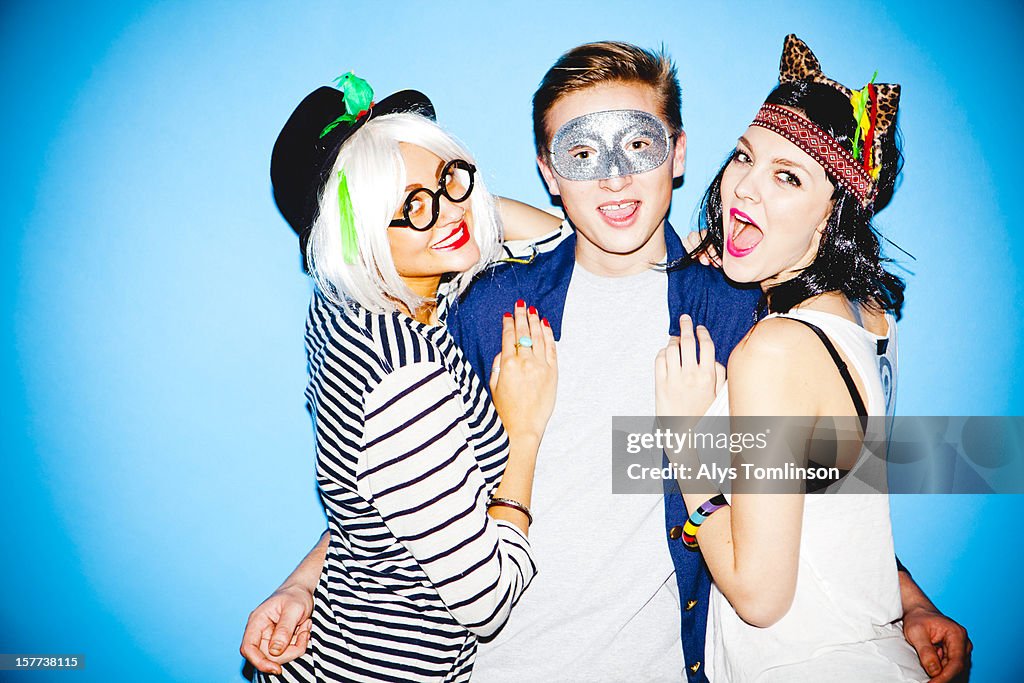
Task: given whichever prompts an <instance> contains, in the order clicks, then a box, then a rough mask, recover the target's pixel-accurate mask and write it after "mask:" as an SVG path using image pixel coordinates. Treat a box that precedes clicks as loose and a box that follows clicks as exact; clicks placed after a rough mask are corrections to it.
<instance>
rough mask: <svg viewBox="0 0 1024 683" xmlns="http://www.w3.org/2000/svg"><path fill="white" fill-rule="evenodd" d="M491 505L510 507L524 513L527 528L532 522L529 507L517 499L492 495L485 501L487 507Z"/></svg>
mask: <svg viewBox="0 0 1024 683" xmlns="http://www.w3.org/2000/svg"><path fill="white" fill-rule="evenodd" d="M492 507H503V508H512V509H513V510H519V512H522V513H523V514H524V515H526V526H527V528H529V526H530V525H531V524H533V515H531V514H530V508H528V507H526V506H525V505H523V504H522V503H520V502H519V501H518V500H512V499H511V498H493V497H492V498H491V499H490V500H488V501H487V508H488V509H490V508H492Z"/></svg>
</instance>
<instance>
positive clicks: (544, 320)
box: [541, 318, 551, 327]
mask: <svg viewBox="0 0 1024 683" xmlns="http://www.w3.org/2000/svg"><path fill="white" fill-rule="evenodd" d="M541 322H542V323H544V326H545V327H551V323H549V322H548V319H547V318H543V319H541Z"/></svg>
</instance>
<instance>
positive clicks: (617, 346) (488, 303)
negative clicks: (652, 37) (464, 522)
mask: <svg viewBox="0 0 1024 683" xmlns="http://www.w3.org/2000/svg"><path fill="white" fill-rule="evenodd" d="M533 103H534V134H535V139H536V145H537V156H538V164H539V166H540V170H541V174H542V175H543V177H544V180H545V183H546V184H547V187H548V190H549V191H550V192H551V194H552V195H554V196H557V197H559V198H560V200H561V203H562V206H563V208H564V209H565V213H566V216H567V217H568V221H569V222H570V223H571V224H572V226H573V227H574V228H575V232H574V234H572V235H570V236H569V237H568V238H567V239H565V241H563V242H562V243H560V244H559V245H558V246H557V247H556V248H555V249H554V250H553V251H551V252H548V253H543V254H539V255H538V256H537V257H536V258H535V259H534V260H533V261H532V262H530V263H513V264H507V265H502V266H498V267H496V268H495V269H493V270H492V271H490V272H489V273H485V274H484V275H483V276H482V277H481V278H480V280H479V281H478V282H476V283H475V284H474V285H473V286H472V287H471V289H470V290H469V292H468V293H467V295H466V296H465V298H464V299H463V300H462V301H461V302H460V303H459V305H458V306H457V307H455V308H454V309H453V310H452V312H451V314H450V316H449V319H448V320H449V328H450V329H451V331H452V334H453V335H454V336H455V338H456V341H458V342H459V344H460V345H461V346H462V347H463V349H464V351H465V353H466V357H467V358H468V359H469V361H470V362H471V363H472V364H473V365H474V369H476V370H477V372H478V373H480V375H481V376H482V377H489V376H490V373H491V372H492V368H491V365H490V364H491V362H492V360H493V359H494V357H495V355H496V353H497V351H498V349H499V346H500V339H497V338H495V337H494V335H490V334H486V333H485V331H486V330H487V329H488V328H487V325H488V324H490V323H492V322H493V321H494V320H496V319H499V318H500V316H501V315H502V312H503V311H506V310H512V308H511V307H512V306H513V305H514V304H515V302H516V300H517V299H525V300H527V301H529V302H530V303H531V304H535V305H536V307H537V308H538V309H539V310H541V311H543V312H544V315H546V316H547V317H548V319H549V321H550V323H551V325H552V327H553V329H554V333H555V337H556V338H557V339H559V359H560V362H561V365H560V368H559V387H558V398H557V402H556V407H555V411H554V413H553V414H552V416H551V420H550V422H549V429H548V432H547V434H546V435H545V440H544V444H543V445H542V447H541V452H540V453H539V454H538V457H537V470H536V478H535V489H534V495H533V503H532V507H533V512H534V516H535V518H536V519H537V520H538V522H537V524H535V525H534V527H533V528H532V529H531V543H533V544H534V547H535V549H536V552H537V553H538V557H540V556H543V557H544V566H543V568H542V570H541V571H540V572H539V573H538V575H537V577H536V579H535V582H534V583H533V585H532V586H531V589H530V594H529V595H524V596H523V598H522V599H521V600H520V603H519V604H518V605H517V606H516V609H515V613H514V614H513V616H512V618H511V619H510V621H509V623H508V624H506V626H505V628H504V629H503V630H502V632H501V633H500V634H499V635H498V636H497V638H495V640H494V641H493V642H492V643H489V644H485V643H481V646H480V650H479V652H478V655H477V663H476V667H475V671H474V680H479V681H482V682H484V683H488V682H490V681H523V680H531V681H533V680H537V681H539V680H567V678H566V677H567V676H568V677H569V678H571V679H573V680H586V681H624V680H638V681H640V680H642V681H679V680H684V676H683V673H684V671H685V674H686V675H687V676H688V677H689V679H690V680H703V672H702V671H701V668H702V660H703V649H704V648H703V641H704V624H705V621H706V615H707V601H706V596H707V594H708V586H709V578H708V575H707V572H706V571H705V570H704V569H703V568H702V567H701V566H700V565H699V563H700V560H699V554H697V553H692V552H690V551H688V550H686V549H685V548H684V546H683V544H682V542H681V541H680V540H678V539H679V538H680V532H681V525H682V524H683V521H684V520H685V513H684V512H683V508H682V502H681V499H680V497H679V495H678V493H676V494H675V495H674V496H670V497H668V498H667V499H666V500H667V501H668V504H667V506H666V503H665V502H663V500H662V499H661V498H659V497H657V496H649V495H648V496H645V495H619V496H615V495H612V468H611V438H610V437H611V434H610V432H609V429H610V426H611V418H612V417H613V416H615V415H650V414H653V410H654V403H653V401H654V372H653V368H654V358H655V356H656V355H657V353H658V350H659V349H660V348H661V347H662V346H663V345H664V342H665V338H666V336H667V334H668V333H669V331H670V321H675V328H673V329H672V330H671V331H672V333H675V334H678V329H677V328H678V320H679V315H680V314H681V313H688V314H690V315H691V316H693V317H694V319H695V320H696V322H697V323H698V324H703V325H705V326H706V327H707V328H708V329H709V330H710V332H711V335H712V337H713V338H714V339H715V343H716V347H718V348H719V349H721V353H722V355H721V356H720V360H722V361H723V362H724V360H725V359H726V358H727V357H728V353H729V351H730V350H731V349H732V347H733V346H734V345H735V344H736V342H737V341H739V339H740V338H741V337H742V336H743V334H745V333H746V331H747V329H749V327H750V325H751V324H752V323H753V320H754V310H755V307H756V303H757V300H758V292H757V291H756V290H739V289H735V288H733V287H730V286H729V285H727V284H726V282H725V281H724V279H723V278H722V277H721V275H720V274H719V273H718V272H717V271H715V270H713V269H710V268H705V267H702V266H693V267H688V268H684V269H680V270H673V271H670V272H668V273H667V274H666V272H665V266H666V264H667V263H672V262H674V261H677V260H678V259H680V258H682V257H683V256H684V251H683V247H682V244H681V242H680V240H679V238H678V237H677V236H676V233H675V231H674V230H673V229H672V228H671V226H669V224H668V222H667V220H666V216H667V214H668V210H669V204H670V202H671V199H672V188H673V181H674V180H675V179H677V178H680V177H681V176H682V174H683V170H684V166H685V156H686V134H685V133H684V132H683V130H682V121H681V118H680V93H679V85H678V81H677V80H676V75H675V69H674V68H673V66H672V64H671V62H670V61H669V60H668V59H667V58H665V57H664V56H662V55H654V54H651V53H649V52H647V51H644V50H641V49H639V48H637V47H635V46H632V45H626V44H620V43H596V44H592V45H584V46H581V47H578V48H575V49H574V50H572V51H570V52H569V53H567V54H566V55H564V56H563V57H562V58H561V59H560V60H559V61H558V63H556V64H555V65H554V66H553V67H552V68H551V69H550V70H549V71H548V73H547V74H546V75H545V77H544V80H543V81H542V83H541V86H540V88H539V89H538V91H537V93H536V95H535V96H534V100H533ZM712 304H714V305H713V306H712ZM666 542H668V544H669V546H668V547H666ZM670 549H671V551H672V555H670V552H669V550H670ZM673 555H675V557H673ZM673 560H675V562H673ZM677 567H678V569H677ZM677 582H678V583H677ZM680 598H682V605H683V610H682V630H680ZM681 634H682V635H681ZM681 639H682V647H680V640H681ZM684 651H685V653H686V662H685V666H684V661H683V653H684Z"/></svg>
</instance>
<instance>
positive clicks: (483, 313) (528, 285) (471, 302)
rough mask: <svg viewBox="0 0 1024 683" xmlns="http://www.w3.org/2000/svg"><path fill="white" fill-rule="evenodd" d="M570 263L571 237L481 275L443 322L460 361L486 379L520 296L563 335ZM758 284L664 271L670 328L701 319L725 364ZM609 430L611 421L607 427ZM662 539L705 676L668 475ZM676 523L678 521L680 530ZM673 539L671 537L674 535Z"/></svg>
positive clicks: (694, 583)
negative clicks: (685, 318)
mask: <svg viewBox="0 0 1024 683" xmlns="http://www.w3.org/2000/svg"><path fill="white" fill-rule="evenodd" d="M665 246H666V248H667V252H668V262H669V263H673V262H674V261H676V260H677V259H680V258H682V257H683V255H684V251H683V246H682V243H681V242H680V240H679V237H678V236H677V235H676V233H675V231H674V230H673V229H672V227H671V226H670V225H669V224H668V222H667V221H666V223H665ZM575 262H576V235H575V234H572V235H570V236H569V237H568V238H566V239H565V240H564V241H563V242H562V243H561V244H560V245H558V246H557V247H556V248H555V249H554V250H552V251H550V252H547V253H541V254H538V255H537V256H536V258H534V259H533V261H532V262H530V263H502V264H499V265H497V266H494V267H493V268H491V269H489V270H485V271H484V272H483V273H481V274H480V275H479V276H478V277H477V279H476V280H475V281H474V282H473V284H472V285H471V286H470V288H469V289H468V290H467V291H466V292H465V293H464V294H463V296H462V297H461V298H460V300H459V301H457V302H455V303H454V304H453V305H452V308H451V310H450V311H449V313H448V320H447V323H448V328H449V330H450V331H451V334H452V335H453V336H454V338H455V341H456V342H457V343H458V344H459V346H461V347H462V350H463V352H464V353H465V355H466V359H467V360H468V361H469V362H470V364H471V365H472V366H473V369H474V370H476V372H477V374H478V375H479V376H480V377H482V378H483V380H484V384H485V386H486V385H487V383H488V381H489V380H490V375H491V362H492V361H493V360H494V357H495V356H496V355H497V354H498V352H499V351H500V350H501V318H502V315H503V314H504V313H505V312H506V311H508V312H511V311H512V309H513V307H514V306H515V302H516V300H518V299H524V300H525V301H526V302H527V303H528V304H529V305H531V306H536V307H537V309H538V310H539V311H540V312H541V314H542V315H544V316H545V317H547V319H548V322H550V323H551V327H552V330H553V331H554V336H555V339H556V340H558V339H560V338H561V334H562V313H563V311H564V309H565V298H566V294H567V292H568V291H569V280H570V279H571V278H572V271H573V266H574V265H575ZM760 295H761V291H760V289H758V288H756V287H755V288H752V289H747V288H738V287H735V286H733V285H731V284H730V283H729V282H728V281H727V280H726V279H725V278H724V277H723V276H722V274H721V272H720V271H719V270H717V269H715V268H709V267H706V266H702V265H700V264H692V265H688V266H685V267H682V268H678V269H675V270H670V271H669V272H668V310H669V320H668V326H667V327H668V333H669V334H671V335H678V334H679V316H680V315H682V314H683V313H688V314H689V315H690V316H691V317H692V318H693V319H694V324H696V325H704V326H705V327H706V328H707V329H708V331H709V332H710V333H711V338H712V339H713V340H714V342H715V355H716V357H717V359H718V361H719V362H721V363H723V364H725V363H726V362H727V360H728V358H729V354H730V353H732V350H733V347H735V346H736V344H737V343H738V342H739V341H740V339H742V338H743V335H745V334H746V333H747V331H748V330H749V329H750V327H751V326H752V325H753V323H754V320H755V311H756V309H757V302H758V300H759V299H760ZM608 429H609V432H610V430H611V425H608ZM665 494H666V495H665V520H666V527H665V540H666V542H667V543H668V548H669V553H670V554H671V556H672V562H673V564H674V565H675V570H676V582H677V584H678V586H679V599H680V603H681V610H682V611H681V624H680V629H681V634H682V642H683V652H684V655H685V657H686V673H687V677H688V680H689V681H690V682H692V683H698V682H703V683H706V682H707V677H706V676H705V675H704V666H703V658H704V633H705V629H706V625H707V617H708V596H709V591H710V588H711V576H710V574H709V573H708V570H707V566H706V565H705V564H704V560H703V558H702V556H701V554H700V553H699V552H692V551H690V550H687V549H686V547H685V546H684V545H683V542H682V539H681V533H680V532H681V531H682V528H681V525H682V524H683V522H684V521H685V520H686V518H687V517H688V514H687V512H686V506H685V505H684V503H683V498H682V496H681V495H680V494H679V488H678V486H677V485H676V484H675V482H674V481H666V482H665ZM676 527H679V528H678V529H677V528H676ZM673 537H674V538H673Z"/></svg>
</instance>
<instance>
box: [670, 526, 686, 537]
mask: <svg viewBox="0 0 1024 683" xmlns="http://www.w3.org/2000/svg"><path fill="white" fill-rule="evenodd" d="M668 537H669V538H671V539H672V540H673V541H678V540H679V539H680V538H682V537H683V527H681V526H674V527H672V528H671V529H669V530H668Z"/></svg>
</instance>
